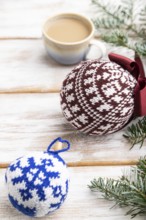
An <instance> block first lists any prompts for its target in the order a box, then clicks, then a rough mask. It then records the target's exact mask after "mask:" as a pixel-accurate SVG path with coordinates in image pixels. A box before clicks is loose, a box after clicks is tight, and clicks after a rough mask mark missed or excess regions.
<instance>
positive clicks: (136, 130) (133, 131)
mask: <svg viewBox="0 0 146 220" xmlns="http://www.w3.org/2000/svg"><path fill="white" fill-rule="evenodd" d="M123 136H124V137H125V138H126V139H128V141H129V142H130V143H131V144H132V146H131V148H130V149H132V148H133V147H134V145H135V144H140V148H141V147H142V145H143V142H144V140H145V139H146V116H144V117H143V118H142V119H139V120H138V122H137V123H136V124H132V125H130V126H129V127H128V128H127V131H126V133H125V134H123Z"/></svg>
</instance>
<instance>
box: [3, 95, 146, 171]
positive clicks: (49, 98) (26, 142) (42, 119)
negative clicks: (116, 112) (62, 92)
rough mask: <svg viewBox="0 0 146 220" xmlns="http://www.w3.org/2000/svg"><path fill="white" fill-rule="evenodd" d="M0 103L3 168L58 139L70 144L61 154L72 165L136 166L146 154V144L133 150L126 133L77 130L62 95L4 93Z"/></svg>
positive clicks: (41, 149)
mask: <svg viewBox="0 0 146 220" xmlns="http://www.w3.org/2000/svg"><path fill="white" fill-rule="evenodd" d="M0 103H1V108H0V164H1V166H2V167H5V166H6V165H7V164H8V163H10V162H11V161H12V160H14V159H15V158H17V157H20V156H22V155H25V154H26V153H29V152H33V151H45V150H46V149H47V146H48V145H49V143H50V142H51V141H52V140H53V139H55V138H56V137H58V136H61V137H62V138H63V139H67V140H69V141H70V143H71V150H70V151H69V152H66V153H62V155H63V157H64V158H65V159H66V161H67V162H68V163H69V165H70V166H85V165H89V166H92V165H93V166H94V165H112V164H113V165H116V164H117V165H120V164H122V165H126V164H135V163H136V162H137V160H138V158H139V157H140V156H144V155H145V154H146V142H145V143H144V146H143V147H142V148H141V149H139V146H136V147H134V148H133V149H132V150H131V151H130V150H129V149H130V146H131V145H130V144H129V143H128V142H127V140H126V139H125V138H124V137H123V136H122V135H123V131H119V132H116V133H114V134H111V135H104V136H95V137H93V136H88V135H85V134H81V133H80V132H78V131H76V130H74V128H72V126H71V125H70V124H68V122H67V121H66V119H65V118H64V117H63V115H62V111H61V107H60V98H59V94H51V93H50V94H41V93H40V94H37V93H35V94H7V95H5V94H1V95H0Z"/></svg>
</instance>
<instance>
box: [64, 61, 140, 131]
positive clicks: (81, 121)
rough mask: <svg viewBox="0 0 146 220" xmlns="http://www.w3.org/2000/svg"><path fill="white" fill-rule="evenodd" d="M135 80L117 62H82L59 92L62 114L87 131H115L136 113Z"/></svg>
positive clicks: (77, 126)
mask: <svg viewBox="0 0 146 220" xmlns="http://www.w3.org/2000/svg"><path fill="white" fill-rule="evenodd" d="M136 84H137V81H136V79H135V78H134V77H133V76H132V75H131V74H130V73H129V72H128V71H127V70H125V69H123V68H122V67H121V66H120V65H118V64H116V63H114V62H110V61H103V60H101V61H98V60H91V61H85V62H81V63H80V64H79V65H78V66H76V67H75V68H74V69H73V70H72V71H71V73H70V74H68V76H67V77H66V79H65V80H64V82H63V86H62V89H61V93H60V96H61V107H62V110H63V114H64V116H65V118H66V119H67V120H68V121H69V122H70V123H71V124H72V125H73V126H74V127H75V128H76V129H78V130H80V131H82V132H84V133H87V134H90V135H101V134H105V133H112V132H115V131H117V130H119V129H121V128H122V127H123V126H124V125H125V124H126V123H127V122H128V121H129V119H130V118H131V116H132V114H133V111H134V88H135V86H136Z"/></svg>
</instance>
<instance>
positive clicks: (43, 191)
mask: <svg viewBox="0 0 146 220" xmlns="http://www.w3.org/2000/svg"><path fill="white" fill-rule="evenodd" d="M68 183H69V179H68V172H67V168H66V164H65V162H64V161H63V159H62V158H61V157H60V156H59V155H58V152H56V151H55V152H53V151H48V152H36V153H33V154H30V155H27V156H24V157H21V158H18V159H17V160H16V161H14V162H13V163H11V164H10V166H9V167H8V169H7V171H6V184H7V187H8V197H9V200H10V202H11V203H12V205H13V206H14V207H15V208H16V209H18V210H19V211H20V212H22V213H23V214H26V215H28V216H33V217H41V216H44V215H47V214H49V213H51V212H53V211H54V210H56V209H58V208H59V207H60V206H61V205H62V203H63V202H64V200H65V198H66V196H67V193H68Z"/></svg>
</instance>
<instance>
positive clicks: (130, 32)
mask: <svg viewBox="0 0 146 220" xmlns="http://www.w3.org/2000/svg"><path fill="white" fill-rule="evenodd" d="M91 1H92V4H93V5H94V7H95V8H96V10H97V15H98V16H96V18H94V19H93V22H94V25H95V28H96V29H97V30H98V31H100V30H101V33H104V34H102V36H101V37H102V39H103V40H104V41H106V42H108V43H112V44H116V45H118V46H125V47H127V48H129V49H133V50H134V51H135V52H136V53H137V54H139V55H142V56H146V6H145V7H144V6H143V7H139V6H141V5H138V6H137V7H139V10H138V12H137V10H135V8H137V7H136V4H137V2H136V1H135V0H122V4H118V2H117V3H116V4H115V5H114V6H113V4H112V3H111V2H110V0H91ZM99 15H100V16H99ZM137 18H138V20H139V25H136V22H135V21H136V19H137ZM111 30H112V31H111Z"/></svg>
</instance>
